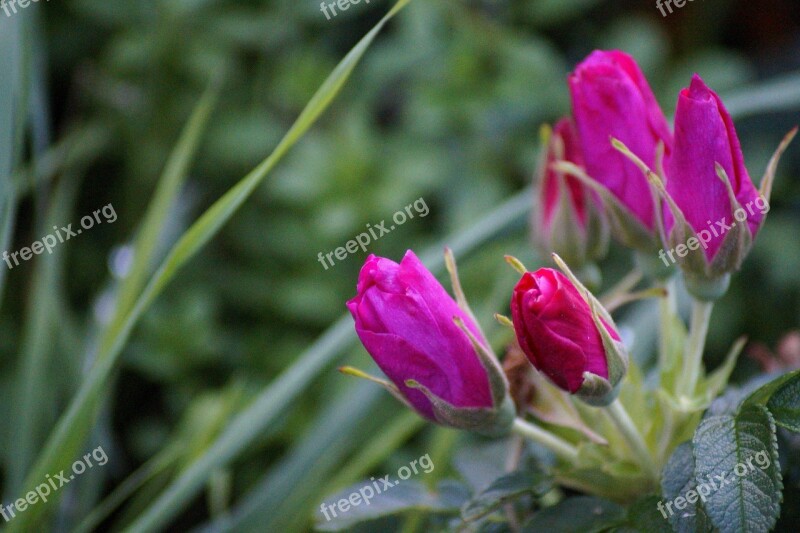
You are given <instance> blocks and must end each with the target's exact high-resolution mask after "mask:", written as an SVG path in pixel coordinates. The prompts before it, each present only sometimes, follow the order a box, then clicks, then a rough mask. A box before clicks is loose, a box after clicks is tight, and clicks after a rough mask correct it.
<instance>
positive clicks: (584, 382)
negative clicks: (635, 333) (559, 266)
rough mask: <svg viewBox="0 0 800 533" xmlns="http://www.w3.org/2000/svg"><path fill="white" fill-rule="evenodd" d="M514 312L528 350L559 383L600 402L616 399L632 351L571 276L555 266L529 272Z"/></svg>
mask: <svg viewBox="0 0 800 533" xmlns="http://www.w3.org/2000/svg"><path fill="white" fill-rule="evenodd" d="M592 298H593V297H592ZM595 302H596V301H595ZM597 305H599V304H597V303H595V306H597ZM604 313H605V312H604ZM511 315H512V318H513V322H514V330H515V331H516V334H517V340H518V341H519V345H520V347H521V348H522V351H523V352H525V355H526V356H527V357H528V360H529V361H530V362H531V363H532V364H533V366H535V367H536V368H537V369H538V370H539V371H540V372H542V373H543V374H544V375H545V376H547V377H548V378H549V379H550V380H551V381H552V382H553V383H554V384H555V385H557V386H558V387H559V388H561V389H563V390H565V391H567V392H569V393H570V394H577V395H579V396H580V397H581V398H582V399H583V400H585V401H587V402H589V403H592V404H594V405H605V404H608V403H610V402H611V401H612V400H613V399H614V397H615V396H616V391H615V390H614V389H615V388H616V385H617V384H618V383H619V382H620V381H621V379H622V377H623V376H624V374H625V368H626V367H627V355H626V354H624V352H620V350H622V345H621V343H620V337H619V335H618V334H617V332H616V330H615V329H614V327H613V326H612V325H611V324H612V323H611V319H610V317H608V316H607V314H606V317H605V318H604V317H601V316H599V315H598V314H597V312H593V311H592V309H591V307H590V306H589V304H588V302H587V300H586V299H585V298H584V296H582V295H581V293H580V292H579V291H578V289H577V288H576V287H575V285H574V284H573V283H572V282H571V281H570V279H569V278H567V277H566V276H565V275H563V274H562V273H560V272H558V271H556V270H553V269H551V268H540V269H539V270H537V271H536V272H526V273H525V274H523V276H522V279H520V280H519V283H517V286H516V287H514V293H513V295H512V297H511ZM606 318H607V319H606ZM598 324H602V327H603V329H604V331H602V332H601V330H600V329H599V328H598Z"/></svg>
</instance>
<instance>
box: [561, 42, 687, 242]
mask: <svg viewBox="0 0 800 533" xmlns="http://www.w3.org/2000/svg"><path fill="white" fill-rule="evenodd" d="M569 89H570V95H571V97H572V112H573V116H574V117H575V123H576V125H577V129H578V135H579V136H580V140H581V146H582V148H583V155H584V158H585V160H586V169H587V171H588V174H589V176H591V177H592V178H593V179H594V180H596V181H597V182H599V183H600V184H602V185H603V186H604V187H605V188H606V189H608V191H609V192H610V193H611V194H612V195H613V196H614V197H615V198H616V199H617V200H618V201H619V202H620V203H621V204H622V205H623V206H625V207H626V208H627V210H628V211H629V212H630V213H631V214H632V215H633V218H634V220H636V221H638V222H639V223H640V224H641V225H642V226H643V227H644V229H645V230H646V231H648V232H650V233H653V234H655V231H654V230H655V219H654V215H655V211H654V202H653V195H652V192H651V189H650V185H649V184H648V182H647V179H646V178H645V176H644V175H643V174H642V171H641V170H640V169H639V168H638V167H637V166H636V165H635V164H634V163H633V162H631V161H630V160H629V159H628V158H627V157H625V156H624V155H622V154H621V153H620V152H619V151H617V150H616V149H615V148H614V147H613V146H612V144H611V140H610V139H611V137H614V138H616V139H619V140H620V141H622V142H623V143H624V144H625V145H626V146H627V147H628V148H629V149H630V150H631V151H632V152H633V153H634V154H635V155H637V156H638V157H639V158H640V159H641V160H642V161H644V162H645V163H646V164H647V165H648V166H650V167H651V168H656V163H657V162H656V154H657V147H658V144H659V143H663V144H664V149H665V151H666V153H669V151H670V149H671V147H672V136H671V134H670V131H669V126H668V124H667V120H666V119H665V118H664V113H663V112H662V111H661V108H660V107H659V105H658V102H657V101H656V98H655V96H654V95H653V91H652V90H651V89H650V86H649V85H648V84H647V80H646V79H645V77H644V74H643V73H642V71H641V70H640V69H639V66H638V65H637V64H636V61H634V59H633V58H632V57H631V56H629V55H628V54H625V53H624V52H620V51H617V50H613V51H600V50H597V51H595V52H592V53H591V54H590V55H589V57H587V58H586V59H585V60H584V61H583V62H582V63H580V64H579V65H578V66H577V68H576V69H575V72H573V73H572V74H571V75H570V76H569ZM623 240H625V239H623Z"/></svg>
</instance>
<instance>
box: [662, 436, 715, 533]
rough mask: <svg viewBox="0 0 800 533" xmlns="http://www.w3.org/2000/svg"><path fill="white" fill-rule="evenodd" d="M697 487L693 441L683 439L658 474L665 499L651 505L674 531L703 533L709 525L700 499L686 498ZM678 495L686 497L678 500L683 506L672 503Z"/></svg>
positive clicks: (709, 527)
mask: <svg viewBox="0 0 800 533" xmlns="http://www.w3.org/2000/svg"><path fill="white" fill-rule="evenodd" d="M696 489H697V481H696V480H695V467H694V451H693V449H692V443H691V442H684V443H683V444H681V445H680V446H678V447H677V448H675V451H674V452H672V455H671V456H670V458H669V461H667V465H666V466H665V467H664V473H663V475H662V476H661V490H662V493H663V495H664V499H663V500H660V501H658V502H656V504H655V505H654V507H655V508H656V509H658V512H659V514H660V515H661V516H662V518H665V520H669V523H670V524H672V528H673V530H674V531H675V532H676V533H706V532H708V531H711V529H712V526H711V522H710V521H709V519H708V516H707V515H706V511H705V509H704V508H703V502H702V501H701V500H699V499H698V498H696V497H695V498H691V499H693V500H694V501H689V500H686V496H687V494H689V493H690V492H691V491H695V492H696ZM679 497H681V498H683V499H684V500H686V502H685V504H684V503H681V507H683V508H682V509H678V508H677V507H676V506H675V503H676V502H675V499H676V498H679ZM659 504H661V505H659Z"/></svg>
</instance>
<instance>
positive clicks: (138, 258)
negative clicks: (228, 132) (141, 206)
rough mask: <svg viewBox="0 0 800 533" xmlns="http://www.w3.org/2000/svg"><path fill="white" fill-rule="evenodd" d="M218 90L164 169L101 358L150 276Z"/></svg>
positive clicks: (214, 87) (201, 106)
mask: <svg viewBox="0 0 800 533" xmlns="http://www.w3.org/2000/svg"><path fill="white" fill-rule="evenodd" d="M219 90H220V86H219V83H218V82H214V83H212V84H211V86H210V87H209V88H208V89H207V90H206V92H205V94H204V95H203V97H202V98H201V100H200V102H199V103H198V105H197V107H196V108H195V110H194V112H193V113H192V116H191V117H190V118H189V122H188V123H187V125H186V127H185V128H184V131H183V133H182V135H181V137H180V139H179V140H178V144H177V145H176V146H175V149H174V150H173V151H172V154H170V157H169V160H168V161H167V163H166V165H165V167H164V172H163V174H162V176H161V179H160V180H159V182H158V186H157V188H156V191H155V193H154V195H153V199H152V201H151V202H150V205H149V206H148V207H147V213H146V214H145V216H144V221H143V222H142V225H141V228H140V229H139V233H138V235H137V236H136V239H135V241H134V246H133V264H132V265H131V268H130V271H129V273H128V274H127V275H126V276H125V278H124V279H123V281H122V282H121V284H120V287H119V292H118V293H117V297H116V304H115V310H114V317H113V318H112V320H111V322H110V323H109V325H108V327H106V328H105V330H104V332H103V334H102V335H101V341H100V349H99V353H100V354H101V356H102V354H104V353H106V351H107V350H108V348H109V346H110V344H111V343H112V342H113V340H114V338H115V337H116V336H117V335H118V334H119V331H120V330H121V328H122V326H123V323H124V321H125V318H126V316H127V315H128V313H130V311H131V309H132V308H133V305H134V303H135V301H136V297H137V296H138V295H139V293H140V291H141V290H142V287H143V286H144V284H145V282H146V280H147V276H148V275H149V274H150V273H151V272H152V268H153V260H154V256H155V252H156V250H157V249H158V243H159V237H160V233H161V228H163V227H164V225H165V221H166V218H167V215H168V214H169V211H170V207H171V206H172V205H173V204H174V202H175V199H176V198H177V196H178V193H179V192H180V190H181V187H182V186H183V184H184V182H185V181H186V176H187V175H188V173H189V167H190V165H191V163H192V161H193V160H194V157H195V154H196V153H197V150H198V148H199V146H200V139H201V137H202V134H203V132H204V131H205V130H206V126H207V124H208V120H209V118H210V117H211V112H212V110H213V109H214V106H215V105H216V102H217V99H218V97H219Z"/></svg>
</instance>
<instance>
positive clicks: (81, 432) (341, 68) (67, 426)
mask: <svg viewBox="0 0 800 533" xmlns="http://www.w3.org/2000/svg"><path fill="white" fill-rule="evenodd" d="M409 1H410V0H398V2H397V3H396V4H395V5H394V7H393V8H392V9H391V10H390V11H389V13H387V14H386V15H385V16H384V17H383V18H382V19H381V20H380V21H379V22H378V24H376V25H375V27H374V28H372V30H370V31H369V33H367V35H365V36H364V37H363V38H362V39H361V40H360V41H359V42H358V44H356V46H355V47H353V49H352V50H350V52H348V54H347V55H346V56H345V58H344V59H343V60H342V61H341V62H340V63H339V64H338V65H337V66H336V68H335V69H334V70H333V72H332V73H331V74H330V75H329V76H328V78H327V79H326V80H325V81H324V82H323V84H322V86H321V87H320V88H319V89H318V90H317V92H316V93H315V94H314V96H313V97H312V98H311V100H310V101H309V103H308V104H307V105H306V107H305V108H304V109H303V111H302V112H301V113H300V116H299V117H298V118H297V120H296V121H295V123H294V124H293V125H292V127H291V128H290V129H289V131H288V132H287V133H286V135H285V136H284V137H283V139H281V141H280V143H278V146H277V147H276V148H275V150H274V151H273V152H272V154H270V156H269V157H267V159H265V160H264V161H263V162H262V163H261V164H260V165H258V166H257V167H256V168H255V169H254V170H253V171H252V172H250V174H248V175H247V176H245V177H244V178H243V179H242V180H241V181H240V182H239V183H238V184H236V185H235V186H234V187H233V188H232V189H231V190H229V191H228V192H227V193H226V194H225V195H223V196H222V198H220V199H219V200H217V201H216V202H215V203H214V205H212V206H211V207H210V208H209V209H208V210H207V211H206V212H205V213H204V214H203V215H201V216H200V218H199V219H198V220H197V222H195V223H194V224H193V225H192V227H191V228H189V230H188V231H187V232H186V233H185V234H184V235H183V236H182V237H181V238H180V240H179V241H178V243H177V244H176V245H175V246H174V247H173V248H172V250H171V251H170V253H169V254H168V256H167V258H166V259H165V260H164V262H163V263H162V265H161V267H160V268H159V269H158V271H157V272H156V274H155V275H154V276H153V278H152V279H151V281H150V283H148V285H147V287H146V288H145V289H144V291H143V293H142V294H141V296H140V297H139V299H138V300H137V302H136V304H135V305H134V306H133V308H132V309H131V311H130V312H129V313H128V314H127V315H126V317H125V319H124V320H122V321H120V323H119V325H118V326H116V327H117V328H118V329H117V330H116V331H115V335H114V336H113V338H111V336H109V338H108V340H107V342H104V343H103V344H102V345H101V347H100V350H99V351H98V354H97V361H96V363H95V365H94V367H93V368H92V370H91V371H90V373H89V375H88V376H87V378H86V380H85V381H84V382H83V384H82V386H81V388H80V390H79V391H78V393H77V395H76V396H75V398H74V399H73V401H72V402H71V404H70V406H69V407H68V409H67V412H66V413H65V414H64V415H63V416H62V417H61V419H60V420H59V423H58V425H57V427H56V429H55V430H54V432H53V434H52V435H51V437H50V439H49V440H48V443H47V446H46V447H45V449H44V451H43V452H42V454H41V455H40V457H39V460H38V461H37V463H36V467H35V468H34V470H33V472H32V473H31V474H30V476H29V477H28V479H27V480H26V484H25V486H26V487H27V488H30V489H32V488H33V487H35V486H36V484H38V483H40V482H41V480H42V479H45V476H46V475H47V474H49V473H51V472H59V471H60V470H62V469H65V468H66V467H68V466H69V465H70V464H71V463H72V461H73V460H74V458H75V457H78V456H79V455H80V452H81V449H80V448H81V446H82V445H83V444H84V441H85V439H86V437H87V435H88V433H89V430H90V428H91V426H92V423H93V421H94V420H95V418H96V416H97V411H98V409H99V407H100V400H101V399H102V392H103V389H104V388H105V386H106V384H107V382H108V378H109V376H110V374H111V372H112V370H113V369H114V367H115V364H116V361H117V359H118V358H119V354H120V352H121V351H122V348H123V347H124V346H125V343H126V342H127V340H128V337H129V336H130V333H131V330H132V329H133V327H134V325H135V324H136V322H137V321H138V319H139V317H141V315H142V314H143V313H144V311H145V310H146V309H147V308H148V307H149V306H150V304H151V303H152V301H153V300H154V299H155V298H156V297H157V296H158V295H159V294H160V293H161V291H162V290H163V288H164V287H165V286H166V285H167V283H169V281H170V280H171V279H172V278H173V277H174V276H175V274H177V272H178V270H179V269H180V268H181V267H182V266H183V265H184V264H185V263H186V262H187V261H188V260H189V259H191V258H192V257H193V256H194V255H195V254H196V253H197V252H198V251H199V250H200V249H201V248H202V247H203V246H204V245H205V244H206V243H207V242H208V241H209V240H210V239H211V238H212V237H214V235H216V233H217V232H218V231H219V229H220V228H221V227H222V225H223V224H225V223H226V222H227V221H228V220H229V219H230V217H231V216H233V214H234V213H235V212H236V210H237V209H238V208H239V207H240V206H241V205H242V204H243V203H244V202H245V201H246V200H247V198H248V197H249V196H250V194H251V193H252V192H253V190H255V188H256V187H257V186H258V185H259V184H260V183H261V182H262V181H263V179H264V178H265V177H266V176H267V174H268V173H269V172H270V170H272V168H273V167H274V166H275V165H276V164H277V163H278V161H280V159H281V158H282V157H283V156H284V155H285V154H286V152H287V151H288V150H289V149H290V148H291V147H292V146H293V145H294V144H295V143H296V142H297V141H298V139H300V137H302V136H303V134H304V133H305V132H306V131H307V130H308V129H309V128H310V127H311V125H312V124H313V123H314V122H315V121H316V119H317V118H318V117H319V116H320V115H321V114H322V112H323V111H325V109H326V108H327V107H328V105H329V104H330V103H331V102H332V101H333V99H334V98H335V97H336V95H337V94H338V93H339V91H340V90H341V88H342V86H343V85H344V83H345V82H346V81H347V79H348V78H349V76H350V74H351V73H352V71H353V69H354V68H355V66H356V65H357V64H358V62H359V60H360V59H361V57H362V56H363V55H364V53H365V52H366V50H367V48H369V45H370V44H371V43H372V41H373V40H374V39H375V37H376V35H377V34H378V33H379V32H380V30H381V29H382V28H383V26H384V25H385V24H386V23H387V22H388V21H389V20H390V19H391V18H392V17H394V15H395V14H397V13H398V12H399V11H400V10H401V9H402V8H403V7H405V5H406V4H408V2H409ZM57 501H58V497H57V494H56V495H54V497H53V499H51V500H50V501H49V502H48V503H47V504H40V505H37V506H33V507H31V508H30V509H29V510H28V512H26V513H24V514H22V515H20V516H19V517H18V518H17V519H16V520H14V521H13V522H12V523H11V524H10V527H9V531H27V530H29V529H30V527H31V525H32V524H35V523H36V522H37V521H38V520H39V518H40V516H41V514H42V513H43V512H45V511H46V510H47V508H48V507H50V506H51V505H53V504H54V503H55V502H57Z"/></svg>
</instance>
